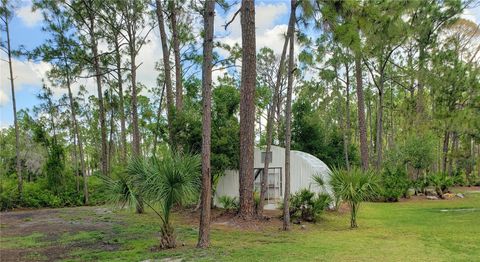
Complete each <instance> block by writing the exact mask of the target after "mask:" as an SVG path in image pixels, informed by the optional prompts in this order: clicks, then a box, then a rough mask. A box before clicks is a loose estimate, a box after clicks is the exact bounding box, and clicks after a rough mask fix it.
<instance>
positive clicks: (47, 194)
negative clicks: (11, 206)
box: [19, 182, 62, 208]
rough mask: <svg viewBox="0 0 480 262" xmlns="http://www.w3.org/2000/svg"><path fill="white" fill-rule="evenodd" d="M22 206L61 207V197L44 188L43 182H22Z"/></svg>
mask: <svg viewBox="0 0 480 262" xmlns="http://www.w3.org/2000/svg"><path fill="white" fill-rule="evenodd" d="M19 206H22V207H36V208H38V207H61V206H62V199H61V198H60V197H58V196H56V195H54V194H53V193H52V192H51V191H49V190H46V189H45V187H44V184H43V183H31V182H28V183H24V184H23V195H22V198H21V200H20V205H19Z"/></svg>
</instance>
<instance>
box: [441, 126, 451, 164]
mask: <svg viewBox="0 0 480 262" xmlns="http://www.w3.org/2000/svg"><path fill="white" fill-rule="evenodd" d="M448 144H450V132H449V131H445V135H444V138H443V150H442V152H443V161H442V172H443V173H445V172H447V164H448Z"/></svg>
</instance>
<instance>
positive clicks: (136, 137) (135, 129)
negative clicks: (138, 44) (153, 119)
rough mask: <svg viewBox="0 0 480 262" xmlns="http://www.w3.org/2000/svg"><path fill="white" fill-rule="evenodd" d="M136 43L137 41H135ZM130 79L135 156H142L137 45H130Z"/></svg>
mask: <svg viewBox="0 0 480 262" xmlns="http://www.w3.org/2000/svg"><path fill="white" fill-rule="evenodd" d="M133 41H135V40H133ZM129 52H130V78H131V79H132V101H131V103H132V128H133V146H132V149H133V155H134V156H137V157H138V156H140V131H139V129H138V109H137V93H138V91H137V66H136V61H135V59H136V54H135V52H136V51H135V43H134V42H133V43H130V51H129Z"/></svg>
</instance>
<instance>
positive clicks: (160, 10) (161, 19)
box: [155, 0, 174, 146]
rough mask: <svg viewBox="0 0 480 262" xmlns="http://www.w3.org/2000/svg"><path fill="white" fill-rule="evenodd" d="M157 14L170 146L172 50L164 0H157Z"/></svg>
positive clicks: (171, 144) (171, 128) (172, 137)
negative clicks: (167, 30)
mask: <svg viewBox="0 0 480 262" xmlns="http://www.w3.org/2000/svg"><path fill="white" fill-rule="evenodd" d="M155 3H156V14H157V19H158V27H159V29H160V39H161V42H162V55H163V70H164V73H165V88H166V90H167V123H168V139H169V144H170V146H173V143H174V134H173V117H174V115H173V110H174V105H173V91H172V90H173V89H172V75H171V68H170V52H169V50H168V39H167V33H166V32H165V18H164V15H163V8H162V1H161V0H155Z"/></svg>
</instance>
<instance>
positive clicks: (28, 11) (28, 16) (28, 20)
mask: <svg viewBox="0 0 480 262" xmlns="http://www.w3.org/2000/svg"><path fill="white" fill-rule="evenodd" d="M16 13H17V16H18V17H19V18H20V19H21V20H22V22H23V23H24V24H25V25H26V26H28V27H34V26H35V25H37V24H38V23H39V22H40V21H42V14H41V13H40V12H39V11H32V3H31V2H30V3H28V4H27V5H25V6H23V7H20V8H19V9H17V11H16Z"/></svg>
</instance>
